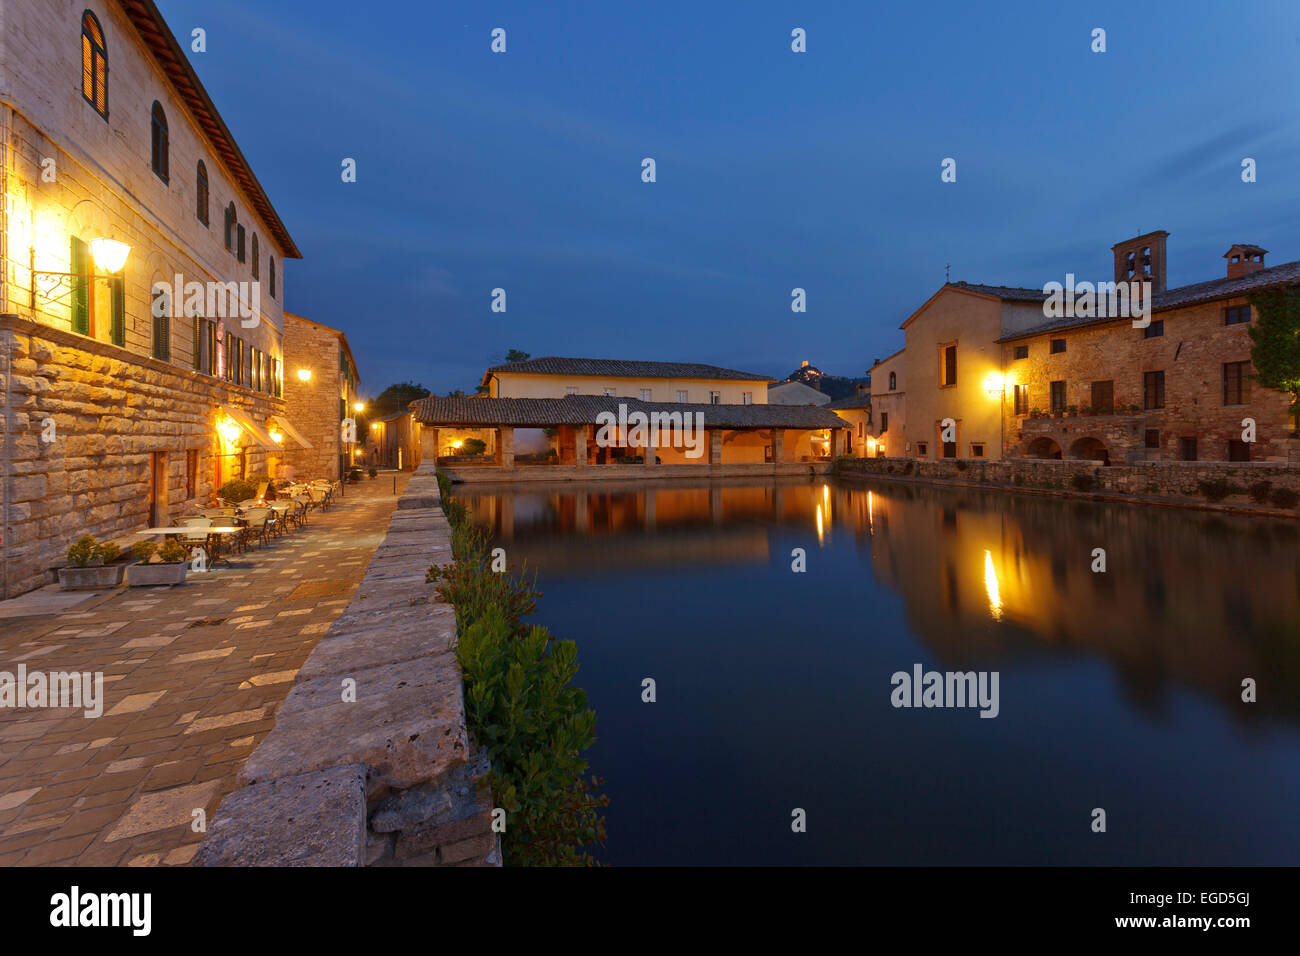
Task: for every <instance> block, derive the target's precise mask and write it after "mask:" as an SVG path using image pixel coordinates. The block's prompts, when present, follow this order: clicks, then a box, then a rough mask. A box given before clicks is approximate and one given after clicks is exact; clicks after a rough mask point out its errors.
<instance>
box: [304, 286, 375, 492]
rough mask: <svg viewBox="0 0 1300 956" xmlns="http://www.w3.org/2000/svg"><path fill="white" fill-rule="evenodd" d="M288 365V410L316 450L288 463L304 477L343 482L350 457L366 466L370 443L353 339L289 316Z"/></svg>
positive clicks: (309, 449) (333, 330) (307, 451)
mask: <svg viewBox="0 0 1300 956" xmlns="http://www.w3.org/2000/svg"><path fill="white" fill-rule="evenodd" d="M284 361H285V369H286V372H285V377H284V401H285V405H286V411H287V413H288V415H289V417H290V418H291V419H293V421H294V424H296V425H297V426H298V428H299V430H300V431H301V432H302V434H303V436H304V437H305V438H306V440H307V443H308V444H309V445H310V447H304V446H302V445H299V446H296V447H290V448H288V449H287V451H286V454H285V464H286V465H287V466H288V467H289V468H290V469H292V471H293V473H294V474H295V475H296V476H297V477H299V478H328V479H330V480H331V481H332V480H335V479H338V478H341V477H343V475H344V470H345V466H346V463H347V461H348V460H349V459H350V458H351V459H352V460H354V461H356V462H357V463H358V464H360V463H361V460H362V452H361V449H362V446H363V445H364V443H365V440H366V436H365V435H364V434H363V433H362V431H361V427H360V426H358V424H357V419H356V416H357V414H358V413H359V412H361V411H362V410H363V409H359V408H357V407H356V406H357V405H358V403H359V402H360V393H359V389H360V386H361V380H360V378H359V377H358V376H357V363H356V360H355V359H354V358H353V357H352V347H351V346H349V345H348V337H347V336H346V335H344V334H343V333H342V332H340V331H339V330H338V329H331V328H330V327H329V326H328V325H321V324H320V323H319V322H313V321H312V320H311V319H306V318H303V317H302V316H301V315H295V314H294V313H292V312H286V313H284ZM349 423H350V425H351V427H350V428H349V427H347V426H348V425H349Z"/></svg>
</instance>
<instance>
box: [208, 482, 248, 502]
mask: <svg viewBox="0 0 1300 956" xmlns="http://www.w3.org/2000/svg"><path fill="white" fill-rule="evenodd" d="M217 497H218V498H221V499H222V500H223V501H246V500H247V499H249V498H255V497H257V485H255V484H253V483H252V482H251V481H246V480H244V479H243V478H231V479H230V480H229V481H228V482H226V483H225V484H224V485H222V486H221V487H220V488H218V489H217Z"/></svg>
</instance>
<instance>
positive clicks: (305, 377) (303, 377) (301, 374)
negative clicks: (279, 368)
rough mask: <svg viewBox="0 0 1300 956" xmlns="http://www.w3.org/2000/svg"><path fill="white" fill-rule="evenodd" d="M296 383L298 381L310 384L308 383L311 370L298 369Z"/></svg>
mask: <svg viewBox="0 0 1300 956" xmlns="http://www.w3.org/2000/svg"><path fill="white" fill-rule="evenodd" d="M298 381H300V382H310V381H311V369H309V368H300V369H298Z"/></svg>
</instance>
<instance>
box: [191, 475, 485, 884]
mask: <svg viewBox="0 0 1300 956" xmlns="http://www.w3.org/2000/svg"><path fill="white" fill-rule="evenodd" d="M430 484H432V489H430V487H429V485H430ZM431 497H432V498H433V499H434V500H435V501H436V497H437V486H436V482H435V481H434V479H433V478H432V476H428V477H427V478H426V477H425V476H420V475H417V476H415V477H413V478H412V479H411V482H410V485H409V486H408V488H407V491H406V493H405V495H404V497H403V498H402V500H401V501H400V502H399V504H398V509H397V510H395V511H394V512H393V515H392V517H391V519H390V524H389V528H388V534H387V536H386V537H385V539H384V542H383V543H382V544H381V545H380V546H379V548H378V549H377V550H376V551H375V554H374V556H373V557H372V559H371V561H370V564H369V566H368V567H367V569H366V575H365V578H364V580H363V581H362V583H361V586H360V587H359V588H358V590H357V592H356V595H355V596H354V597H353V599H352V601H351V602H350V603H349V604H348V607H347V608H346V609H345V610H344V611H343V613H342V614H340V615H339V616H338V617H337V618H336V619H335V620H334V622H333V624H332V625H331V627H330V630H329V632H328V633H327V634H326V635H325V637H324V638H322V640H321V642H320V643H319V644H318V645H317V646H316V648H315V649H314V650H313V651H312V653H311V656H310V657H308V658H307V661H306V662H305V663H304V664H303V666H302V669H301V670H300V671H299V674H298V683H297V684H296V685H295V686H294V688H293V690H292V691H290V693H289V696H288V698H287V699H286V700H285V702H284V704H283V705H282V706H281V708H280V710H279V712H278V713H277V714H276V723H275V727H274V728H273V729H272V731H271V733H270V734H268V735H267V737H266V739H265V740H263V741H262V743H261V744H260V745H259V746H258V747H257V749H256V750H254V751H253V753H252V754H251V755H250V756H249V758H248V761H247V762H246V763H245V764H244V767H243V770H242V771H241V772H240V782H241V784H243V786H242V787H241V788H240V789H239V790H236V791H235V792H234V793H232V794H230V795H229V796H227V797H226V799H225V800H224V801H222V803H221V806H220V807H218V809H217V813H216V816H215V817H214V819H213V821H212V824H211V826H210V827H209V830H208V835H207V837H205V839H204V841H203V843H202V845H201V846H200V848H199V851H198V854H197V855H196V856H195V859H194V864H195V865H196V866H235V865H256V866H317V865H319V866H440V865H456V866H463V865H486V866H499V865H500V861H501V851H500V847H499V844H498V839H497V836H496V834H495V833H493V832H492V826H491V816H492V801H491V794H490V793H489V792H488V788H487V787H486V785H485V784H484V782H483V781H484V777H485V775H486V774H487V772H488V769H489V767H488V762H487V758H486V756H485V754H483V753H482V752H481V751H477V752H476V751H474V750H473V749H472V747H471V744H470V740H469V734H468V730H467V728H466V723H465V705H464V696H463V689H462V679H461V673H460V668H459V665H458V664H457V662H456V657H455V644H456V615H455V609H454V608H453V607H452V606H451V605H448V604H444V603H442V602H440V601H439V600H438V599H437V596H436V595H435V594H434V591H433V587H432V585H429V584H426V583H425V573H426V571H427V569H428V567H429V565H430V564H446V563H448V562H450V561H451V529H450V526H449V525H448V523H447V519H446V517H445V516H444V515H443V513H442V511H441V509H440V508H438V507H436V506H434V505H430V504H428V501H429V499H430V498H431Z"/></svg>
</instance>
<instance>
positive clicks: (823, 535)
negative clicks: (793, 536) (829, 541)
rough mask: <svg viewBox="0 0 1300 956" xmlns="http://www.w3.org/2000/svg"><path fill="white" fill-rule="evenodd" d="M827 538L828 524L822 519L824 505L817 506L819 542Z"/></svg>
mask: <svg viewBox="0 0 1300 956" xmlns="http://www.w3.org/2000/svg"><path fill="white" fill-rule="evenodd" d="M825 538H826V525H825V523H824V522H823V520H822V506H821V505H818V506H817V543H818V544H821V543H822V542H823V541H824V540H825Z"/></svg>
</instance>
